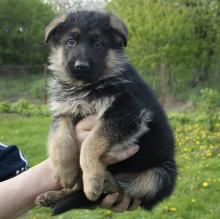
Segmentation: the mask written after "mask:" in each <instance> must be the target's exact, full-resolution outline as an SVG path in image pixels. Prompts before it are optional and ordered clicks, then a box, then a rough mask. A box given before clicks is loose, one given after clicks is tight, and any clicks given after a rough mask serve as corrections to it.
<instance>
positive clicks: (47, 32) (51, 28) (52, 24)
mask: <svg viewBox="0 0 220 219" xmlns="http://www.w3.org/2000/svg"><path fill="white" fill-rule="evenodd" d="M66 18H67V15H60V16H59V17H56V18H54V19H53V20H52V21H51V22H50V23H49V24H48V25H47V26H46V28H45V37H44V42H45V43H48V41H49V39H50V37H51V35H52V34H53V33H54V31H55V30H56V28H57V27H58V26H59V25H60V24H61V23H63V22H64V21H65V20H66Z"/></svg>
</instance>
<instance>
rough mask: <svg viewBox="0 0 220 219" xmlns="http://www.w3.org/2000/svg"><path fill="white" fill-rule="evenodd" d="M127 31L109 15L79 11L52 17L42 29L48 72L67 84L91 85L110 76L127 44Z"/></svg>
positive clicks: (114, 17)
mask: <svg viewBox="0 0 220 219" xmlns="http://www.w3.org/2000/svg"><path fill="white" fill-rule="evenodd" d="M127 37H128V33H127V28H126V26H125V25H124V24H123V22H122V21H121V20H120V19H119V18H117V17H116V16H115V15H113V14H111V13H101V12H95V11H79V12H74V13H70V14H68V15H63V16H60V17H58V18H55V19H54V20H53V21H52V22H51V23H50V24H49V25H48V26H47V27H46V29H45V42H49V41H50V42H51V45H52V52H51V56H50V62H51V67H50V68H51V69H52V70H53V71H54V72H55V74H56V75H57V76H58V77H59V78H60V79H61V80H65V81H68V82H71V83H74V82H75V83H77V82H80V83H81V84H83V83H92V82H96V81H97V80H100V79H102V78H104V77H106V75H108V74H111V71H110V70H109V69H112V68H114V63H116V62H118V61H119V60H120V57H121V54H122V51H123V47H125V46H126V45H127Z"/></svg>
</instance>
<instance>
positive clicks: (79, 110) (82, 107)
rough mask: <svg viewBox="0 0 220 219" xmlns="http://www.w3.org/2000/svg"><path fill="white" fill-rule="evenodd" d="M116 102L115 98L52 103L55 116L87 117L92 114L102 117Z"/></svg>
mask: <svg viewBox="0 0 220 219" xmlns="http://www.w3.org/2000/svg"><path fill="white" fill-rule="evenodd" d="M113 101H114V98H113V97H104V98H99V99H95V100H90V101H89V100H87V99H86V98H82V99H77V100H76V99H69V100H68V101H53V102H51V104H50V106H51V111H52V113H53V116H65V115H67V116H73V118H74V117H75V118H76V117H85V116H87V115H90V114H97V115H98V116H101V115H102V114H103V113H104V112H105V110H106V109H107V108H108V107H110V106H111V104H112V102H113Z"/></svg>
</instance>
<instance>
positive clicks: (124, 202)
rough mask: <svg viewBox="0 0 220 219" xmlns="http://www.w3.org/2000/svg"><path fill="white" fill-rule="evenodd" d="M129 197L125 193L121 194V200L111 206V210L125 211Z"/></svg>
mask: <svg viewBox="0 0 220 219" xmlns="http://www.w3.org/2000/svg"><path fill="white" fill-rule="evenodd" d="M130 200H131V199H130V198H129V197H128V196H127V195H125V194H124V195H123V197H122V200H121V201H120V202H119V203H118V204H116V205H114V206H113V207H112V208H111V210H112V211H115V212H124V211H127V209H128V206H129V204H130Z"/></svg>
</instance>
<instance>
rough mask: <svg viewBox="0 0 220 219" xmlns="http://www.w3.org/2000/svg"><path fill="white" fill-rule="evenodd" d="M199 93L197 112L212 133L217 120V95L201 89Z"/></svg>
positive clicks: (209, 90)
mask: <svg viewBox="0 0 220 219" xmlns="http://www.w3.org/2000/svg"><path fill="white" fill-rule="evenodd" d="M200 93H201V97H200V101H199V103H198V106H199V110H200V112H201V113H202V114H203V115H204V116H205V118H206V120H207V121H206V123H207V126H208V128H209V130H210V131H213V129H214V126H215V124H216V120H217V118H218V105H219V102H220V97H219V93H218V92H217V91H216V90H213V89H209V88H205V89H202V90H201V91H200Z"/></svg>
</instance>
